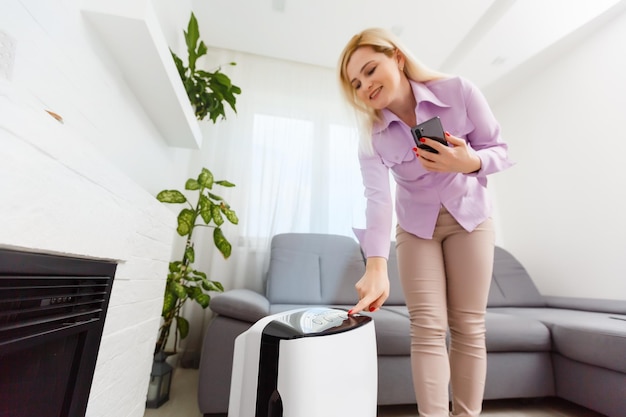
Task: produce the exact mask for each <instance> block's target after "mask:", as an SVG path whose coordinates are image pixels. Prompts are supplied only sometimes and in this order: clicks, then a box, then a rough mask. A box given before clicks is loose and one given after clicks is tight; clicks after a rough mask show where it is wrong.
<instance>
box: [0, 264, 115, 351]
mask: <svg viewBox="0 0 626 417" xmlns="http://www.w3.org/2000/svg"><path fill="white" fill-rule="evenodd" d="M111 279H112V278H111V277H106V276H102V277H93V276H92V277H72V276H0V346H5V345H9V344H12V343H15V342H18V341H24V340H26V339H32V338H37V337H39V336H41V335H44V334H49V333H54V332H58V331H62V330H63V329H67V328H70V327H76V326H82V325H88V324H89V323H92V322H94V321H97V320H98V319H99V318H101V315H102V312H103V310H104V305H105V303H106V301H107V291H108V286H109V285H110V281H111Z"/></svg>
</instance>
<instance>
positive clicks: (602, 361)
mask: <svg viewBox="0 0 626 417" xmlns="http://www.w3.org/2000/svg"><path fill="white" fill-rule="evenodd" d="M611 320H612V319H611V318H607V319H606V320H605V323H604V325H601V326H589V325H581V324H571V325H567V326H566V325H560V324H556V325H554V326H552V338H553V339H554V345H555V348H556V349H555V350H556V351H557V352H559V353H560V354H561V355H563V356H565V357H566V358H570V359H574V360H576V361H578V362H582V363H587V364H590V365H596V366H600V367H603V368H606V369H612V370H615V371H619V372H623V373H626V322H621V323H619V321H618V320H613V322H611ZM599 352H602V354H599Z"/></svg>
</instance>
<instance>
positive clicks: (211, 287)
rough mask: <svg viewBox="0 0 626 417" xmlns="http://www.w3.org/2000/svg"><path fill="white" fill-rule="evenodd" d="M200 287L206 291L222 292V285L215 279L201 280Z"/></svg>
mask: <svg viewBox="0 0 626 417" xmlns="http://www.w3.org/2000/svg"><path fill="white" fill-rule="evenodd" d="M202 288H204V289H205V290H206V291H216V292H224V287H223V286H222V284H221V283H220V282H217V281H209V280H204V281H202Z"/></svg>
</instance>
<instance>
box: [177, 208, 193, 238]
mask: <svg viewBox="0 0 626 417" xmlns="http://www.w3.org/2000/svg"><path fill="white" fill-rule="evenodd" d="M195 220H196V219H195V217H194V212H193V211H192V210H190V209H182V210H181V211H180V213H179V214H178V227H177V228H176V231H177V232H178V234H179V235H181V236H187V235H188V234H189V233H191V231H192V230H193V226H194V223H195Z"/></svg>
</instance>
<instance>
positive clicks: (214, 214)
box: [211, 204, 224, 226]
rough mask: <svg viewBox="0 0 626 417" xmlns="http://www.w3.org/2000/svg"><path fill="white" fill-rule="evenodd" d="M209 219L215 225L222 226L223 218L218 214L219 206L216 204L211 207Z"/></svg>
mask: <svg viewBox="0 0 626 417" xmlns="http://www.w3.org/2000/svg"><path fill="white" fill-rule="evenodd" d="M211 217H212V218H213V221H214V222H215V224H216V225H218V226H221V225H223V224H224V218H223V217H222V213H220V206H218V205H217V204H213V205H212V206H211Z"/></svg>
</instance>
